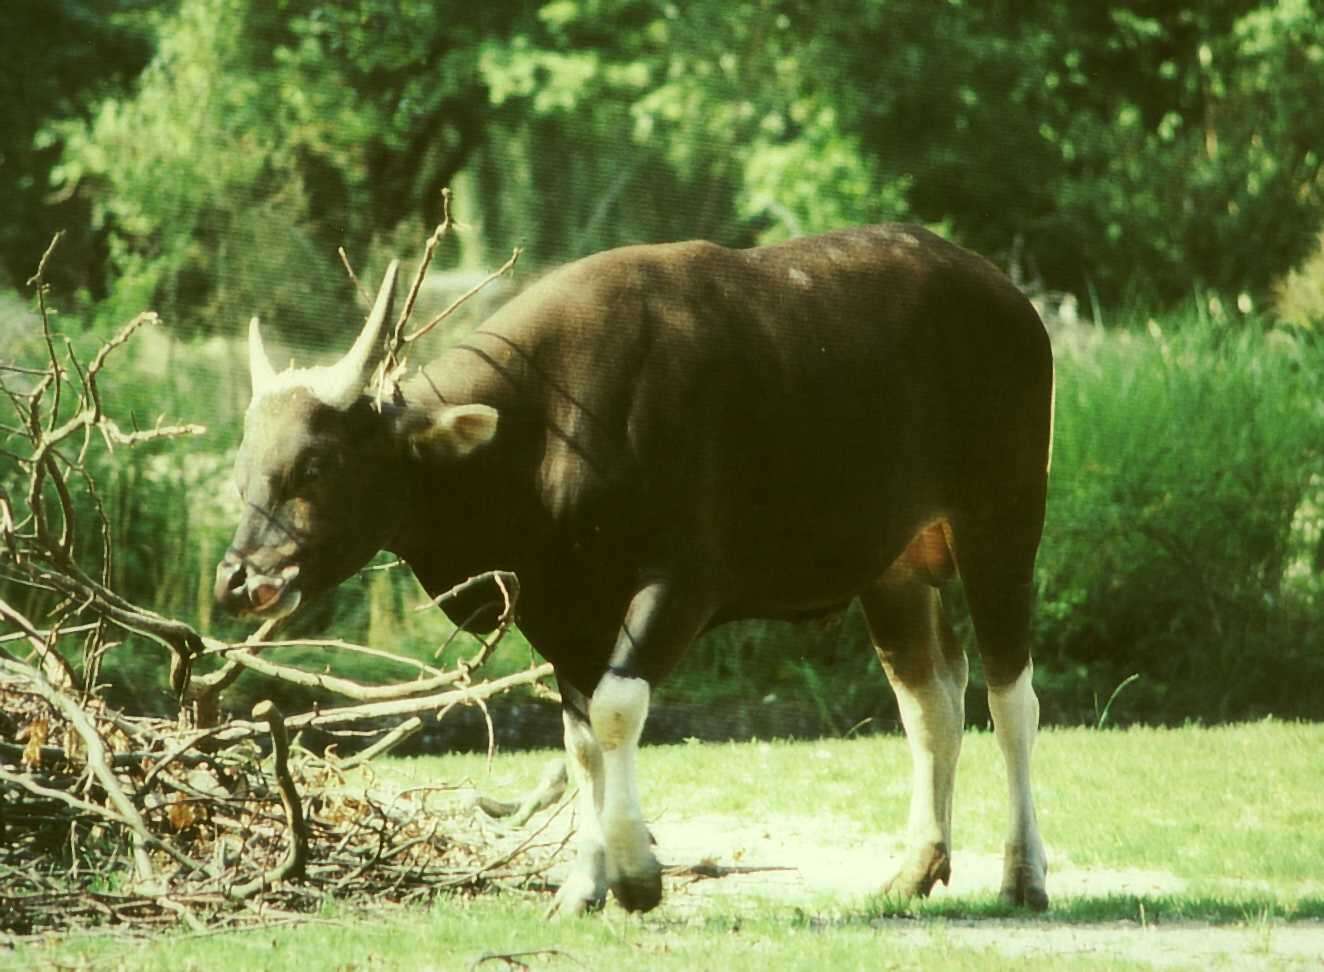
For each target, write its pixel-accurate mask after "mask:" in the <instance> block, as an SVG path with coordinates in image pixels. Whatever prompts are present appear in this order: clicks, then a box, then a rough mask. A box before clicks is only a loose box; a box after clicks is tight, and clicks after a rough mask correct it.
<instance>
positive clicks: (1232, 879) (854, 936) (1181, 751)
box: [0, 721, 1324, 972]
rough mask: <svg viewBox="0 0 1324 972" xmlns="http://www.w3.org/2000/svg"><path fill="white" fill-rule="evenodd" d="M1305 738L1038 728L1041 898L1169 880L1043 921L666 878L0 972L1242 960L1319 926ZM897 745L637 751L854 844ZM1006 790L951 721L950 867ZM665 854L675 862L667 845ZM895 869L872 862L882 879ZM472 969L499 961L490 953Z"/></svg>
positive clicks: (436, 764) (901, 772)
mask: <svg viewBox="0 0 1324 972" xmlns="http://www.w3.org/2000/svg"><path fill="white" fill-rule="evenodd" d="M1321 753H1324V726H1322V725H1312V724H1299V723H1282V722H1273V721H1266V722H1260V723H1254V724H1246V725H1237V726H1228V727H1221V728H1214V729H1209V728H1199V727H1186V728H1180V729H1129V730H1117V731H1103V732H1099V731H1090V730H1083V729H1078V730H1056V731H1047V732H1044V733H1043V734H1042V735H1041V737H1040V743H1039V747H1038V750H1037V758H1036V767H1035V768H1036V776H1037V781H1038V782H1037V791H1038V797H1039V810H1040V817H1041V825H1042V827H1043V831H1044V836H1045V840H1046V841H1047V844H1048V849H1049V855H1050V872H1049V891H1050V894H1052V893H1053V891H1054V886H1053V880H1054V875H1055V874H1058V875H1063V874H1065V873H1067V872H1069V871H1073V870H1074V871H1077V872H1078V871H1080V870H1081V869H1084V870H1089V871H1091V872H1093V871H1101V872H1103V871H1106V872H1115V871H1124V870H1126V869H1143V870H1146V871H1156V872H1162V873H1164V874H1167V875H1170V876H1172V877H1174V878H1175V879H1180V882H1181V883H1182V889H1181V890H1178V891H1172V890H1163V891H1161V892H1156V893H1153V894H1138V893H1132V892H1123V893H1115V892H1111V891H1101V892H1099V893H1085V894H1078V895H1075V896H1071V895H1059V896H1057V897H1056V898H1055V899H1054V905H1053V908H1052V910H1050V911H1049V912H1048V913H1047V914H1046V915H1042V916H1032V915H1026V914H1024V913H1020V912H1016V911H1013V910H1011V909H1008V908H1006V907H1005V906H1004V905H1002V904H1001V903H1000V902H998V901H997V899H996V897H995V895H994V894H993V893H992V892H991V891H990V892H987V893H984V892H980V893H972V894H962V895H945V896H939V897H935V898H934V899H931V900H929V901H927V902H922V903H914V902H898V901H894V900H890V899H887V898H885V897H883V896H881V895H878V894H865V895H845V894H843V895H828V894H822V893H819V894H815V895H813V896H811V897H806V898H803V899H791V898H775V897H770V896H764V895H762V894H759V893H757V892H751V893H749V894H744V893H741V894H740V895H736V896H727V895H723V896H709V897H705V898H702V899H695V898H693V897H690V896H683V895H679V894H673V895H672V897H671V899H669V901H664V903H663V906H662V907H661V908H659V909H658V910H657V911H655V912H653V913H651V914H649V915H646V916H642V917H639V916H628V915H625V914H624V913H623V912H621V911H620V910H619V909H618V908H616V907H615V906H609V907H608V909H607V910H606V911H605V912H604V913H603V914H601V915H598V916H592V917H589V918H585V919H575V920H571V921H566V922H560V923H556V924H551V925H549V924H547V923H545V922H544V920H543V918H542V912H543V909H544V908H545V906H546V900H545V899H544V898H542V897H541V896H538V895H530V896H528V897H523V896H518V895H509V894H508V895H504V896H500V897H487V898H481V899H476V900H467V899H463V898H453V897H444V898H440V899H438V901H437V902H436V903H435V904H434V905H433V906H432V907H431V908H430V909H413V910H402V909H390V910H381V911H374V912H370V913H360V912H354V911H350V910H348V909H343V908H338V907H335V906H332V907H331V908H329V909H328V911H327V912H326V913H325V914H324V915H322V916H320V917H318V918H317V919H315V920H314V921H312V922H310V923H308V924H306V925H303V926H301V927H295V928H283V929H265V930H261V931H250V932H241V933H234V934H226V935H219V936H211V937H197V936H190V935H184V934H171V935H165V936H161V937H159V938H156V939H153V940H152V941H150V942H148V943H146V944H133V945H125V944H123V943H120V942H116V941H114V940H113V939H110V938H104V937H97V936H77V937H72V938H69V939H66V940H64V941H60V942H56V943H53V944H51V945H48V946H45V947H42V948H31V947H24V948H23V949H21V950H19V951H18V952H16V953H13V954H11V955H10V956H9V957H8V959H7V960H6V959H5V958H3V957H0V968H15V969H18V968H23V969H55V968H105V969H117V968H125V969H135V970H137V969H143V970H151V969H212V968H220V967H227V968H230V969H234V970H247V969H271V970H300V972H303V970H311V969H322V968H337V969H346V970H348V969H364V970H369V969H452V968H454V969H463V968H468V967H470V966H471V965H472V963H473V962H474V961H476V960H477V959H478V958H480V957H481V956H483V955H485V954H488V953H513V952H526V951H533V950H539V949H555V950H558V952H559V953H561V954H544V955H539V956H530V957H528V958H527V959H526V960H525V961H526V962H527V963H528V965H529V966H530V967H531V968H535V969H559V968H566V969H577V968H586V969H617V968H621V967H622V966H624V967H628V968H644V969H650V968H661V969H722V970H743V969H751V970H753V969H757V970H759V972H766V970H767V969H769V968H777V969H798V968H804V969H827V968H830V969H856V968H858V969H876V968H897V969H910V968H943V969H957V970H961V969H984V968H1012V967H1016V968H1029V969H1041V968H1042V969H1054V968H1062V967H1063V964H1062V963H1063V960H1064V957H1063V955H1062V954H1061V953H1054V952H1053V951H1052V949H1051V948H1050V947H1049V946H1047V945H1043V946H1042V947H1039V946H1036V947H1034V948H1031V954H1030V955H1029V956H1023V955H1017V956H1008V955H1006V954H1004V953H1003V952H1002V951H995V950H994V944H999V945H1000V944H1002V938H999V936H1000V935H1001V934H1002V930H1005V932H1006V935H1008V936H1010V935H1020V936H1025V940H1026V941H1028V942H1030V943H1035V942H1040V941H1041V940H1047V939H1049V938H1050V937H1055V939H1061V938H1062V936H1064V935H1065V936H1067V937H1068V938H1069V937H1070V936H1072V935H1087V934H1097V935H1100V936H1102V939H1101V940H1103V941H1105V942H1106V941H1107V940H1111V938H1112V937H1113V933H1114V932H1115V934H1116V936H1123V935H1126V934H1138V929H1140V928H1141V927H1142V926H1149V927H1151V928H1152V927H1159V928H1174V929H1180V928H1184V927H1185V926H1186V925H1188V924H1189V923H1192V922H1196V923H1201V924H1202V925H1211V926H1220V927H1221V928H1224V929H1230V930H1237V931H1239V932H1244V933H1245V935H1244V937H1245V939H1246V941H1261V940H1263V942H1265V943H1266V944H1265V945H1264V946H1263V948H1264V955H1262V956H1259V958H1262V959H1265V961H1269V960H1270V959H1272V960H1273V961H1278V958H1281V956H1278V958H1275V955H1276V953H1274V952H1273V950H1272V943H1273V942H1274V941H1275V940H1276V939H1275V936H1283V935H1288V934H1293V933H1295V932H1294V931H1293V930H1294V929H1295V930H1303V931H1307V932H1308V931H1309V930H1310V929H1313V928H1318V927H1319V923H1320V922H1321V921H1324V884H1322V883H1321V880H1320V874H1321V873H1324V810H1321V809H1320V804H1319V770H1320V765H1321V764H1320V758H1321ZM548 756H549V754H548V753H547V752H545V751H544V752H535V753H522V754H517V755H510V756H504V755H503V756H499V757H498V758H497V760H496V761H495V763H494V764H493V767H492V771H491V773H489V772H488V770H487V767H486V763H485V761H484V760H483V759H482V758H481V757H477V756H446V757H427V758H419V759H412V760H398V761H394V762H391V763H388V764H386V766H385V767H384V768H383V771H384V772H385V773H386V774H387V775H389V776H390V777H392V778H394V779H397V780H399V781H400V782H402V783H406V782H407V783H415V782H434V783H437V782H446V783H451V784H457V783H462V782H464V781H466V780H467V781H470V782H473V783H476V784H478V785H480V786H482V787H483V788H484V789H485V790H487V791H489V792H493V793H497V794H508V793H510V792H513V791H516V790H522V789H524V788H527V787H529V786H531V785H532V784H533V782H534V781H535V780H536V779H537V777H538V774H539V772H540V771H541V769H542V767H543V765H544V764H545V762H546V760H547V758H548ZM908 761H909V757H908V755H907V752H906V748H905V744H904V742H903V740H901V739H900V738H898V737H894V736H886V737H874V738H853V739H849V740H833V741H819V742H808V743H802V742H769V743H747V744H726V745H710V744H690V745H678V746H664V747H655V748H648V749H646V750H645V751H644V753H643V755H642V757H641V773H642V781H641V782H642V797H643V800H644V807H645V813H646V815H647V816H648V817H649V818H650V819H652V820H655V821H673V822H674V821H677V820H682V821H683V820H685V819H688V818H694V817H707V818H712V817H720V818H725V819H727V820H729V821H730V823H731V826H732V827H733V828H737V827H741V826H746V825H749V823H750V822H751V821H757V822H759V823H760V824H762V825H764V826H768V827H794V826H803V827H805V828H808V827H810V826H813V827H816V828H817V829H818V832H820V839H821V842H822V843H824V844H834V843H838V842H841V843H849V842H850V841H852V840H853V839H854V838H855V837H856V836H857V835H859V834H867V835H874V836H876V835H879V834H886V833H895V832H897V831H899V830H900V828H901V826H902V824H903V822H904V817H905V809H906V798H907V795H908V785H909V784H908V779H909V765H908ZM1004 786H1005V785H1004V781H1003V777H1002V770H1001V764H1000V758H999V756H998V754H997V746H996V742H995V740H994V739H993V738H992V736H991V735H990V734H989V733H988V732H986V731H973V732H970V733H968V734H967V739H966V745H965V749H964V752H963V755H962V762H961V774H960V777H959V780H958V789H957V800H956V807H955V819H954V830H955V843H956V848H955V859H954V869H955V871H956V872H957V874H958V876H959V872H960V869H961V867H962V862H963V860H965V861H966V862H967V865H968V864H969V861H970V859H972V858H974V857H978V856H980V855H991V854H998V853H1000V851H1001V843H1002V830H1003V827H1004V823H1005V814H1006V806H1005V789H1004ZM660 855H661V856H662V858H663V859H664V860H668V862H670V860H669V859H668V856H667V848H666V846H665V845H663V846H662V847H661V848H660ZM691 863H692V862H691ZM891 863H892V862H891V861H889V860H886V859H881V860H878V861H877V862H876V868H877V871H878V879H879V884H881V883H882V881H883V879H884V878H885V877H886V874H887V872H888V868H889V867H890V865H891ZM980 936H982V937H980ZM992 939H997V942H995V943H994V944H990V941H991V940H992ZM1320 940H1321V941H1324V937H1321V939H1320ZM1106 947H1107V946H1106V944H1105V945H1101V946H1100V948H1106ZM1247 947H1248V948H1249V947H1250V946H1249V945H1248V946H1247ZM1257 947H1258V946H1257ZM1104 955H1105V956H1106V955H1107V952H1105V953H1104ZM1283 961H1284V962H1286V960H1283ZM6 962H8V964H6ZM1069 964H1070V967H1072V968H1086V969H1134V968H1147V967H1149V966H1148V965H1147V964H1146V963H1145V962H1143V961H1137V960H1133V957H1131V956H1129V955H1125V954H1123V955H1122V957H1120V958H1107V957H1099V956H1098V955H1095V956H1094V957H1093V958H1091V957H1090V954H1086V953H1085V952H1080V953H1071V954H1070V962H1069ZM1193 964H1199V963H1193ZM478 967H479V968H481V969H501V968H506V967H507V966H506V965H505V963H504V962H502V961H496V960H494V961H491V962H487V963H483V964H482V965H480V966H478ZM1232 967H1236V966H1235V963H1234V965H1233V966H1232ZM1264 967H1269V968H1279V967H1282V968H1295V967H1297V966H1292V965H1291V964H1290V963H1287V964H1280V965H1275V964H1273V962H1270V964H1268V965H1267V966H1264Z"/></svg>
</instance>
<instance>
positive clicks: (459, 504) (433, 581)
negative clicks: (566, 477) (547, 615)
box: [387, 393, 545, 594]
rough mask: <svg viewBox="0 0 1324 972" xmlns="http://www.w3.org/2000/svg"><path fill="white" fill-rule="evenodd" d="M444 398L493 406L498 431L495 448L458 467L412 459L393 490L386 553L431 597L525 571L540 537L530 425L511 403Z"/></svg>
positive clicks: (433, 458)
mask: <svg viewBox="0 0 1324 972" xmlns="http://www.w3.org/2000/svg"><path fill="white" fill-rule="evenodd" d="M406 394H408V393H406ZM446 398H447V400H448V402H449V403H450V404H461V403H468V402H473V401H479V402H483V403H484V404H493V405H494V407H496V408H497V409H498V411H499V413H500V430H499V432H498V435H497V439H496V440H495V441H494V442H492V443H490V444H489V445H487V446H484V447H482V449H480V450H479V451H477V452H475V453H474V454H473V455H470V456H468V457H465V458H464V459H461V460H458V461H457V460H454V459H449V458H445V457H437V456H432V455H428V454H426V453H424V454H423V455H421V456H420V455H413V454H410V455H409V456H408V458H406V459H405V460H404V464H403V466H402V468H401V471H400V479H399V482H398V483H396V484H393V487H392V488H393V489H394V490H396V491H397V492H398V502H399V509H400V510H401V515H400V517H399V520H398V522H397V524H396V528H395V530H394V535H393V537H392V539H391V541H390V543H388V544H387V547H388V549H390V550H391V551H392V552H394V553H395V554H396V555H397V556H399V557H400V558H401V559H403V560H404V561H405V562H406V563H407V564H409V566H410V567H411V568H412V569H413V571H414V573H415V574H416V575H417V576H418V579H419V581H420V582H421V583H422V584H423V586H424V587H425V588H426V589H427V590H429V591H430V592H431V593H434V594H435V593H439V591H440V590H445V589H448V588H449V587H452V586H454V585H455V584H457V583H459V582H460V581H463V580H465V579H467V578H469V577H471V576H474V575H476V574H480V573H484V572H486V571H489V570H514V571H516V572H520V571H524V570H526V569H527V568H528V567H529V564H528V563H526V561H528V559H529V558H530V556H531V555H532V553H533V552H536V551H537V550H538V549H539V546H540V545H539V543H538V537H539V536H540V535H541V534H542V533H544V532H545V525H544V523H543V519H544V517H543V516H542V515H541V513H540V504H538V502H537V500H536V496H535V495H534V491H533V484H534V482H535V476H534V475H533V473H532V470H533V469H534V468H535V467H536V465H537V461H538V456H537V445H536V442H535V441H534V440H535V438H536V437H535V436H534V435H532V434H531V429H530V427H529V422H528V421H527V419H526V418H525V417H523V416H521V415H520V414H519V412H518V411H517V410H516V409H514V408H512V407H510V406H509V402H508V400H507V401H504V402H500V400H498V401H499V403H495V402H486V401H484V400H483V398H482V397H479V396H477V395H473V394H472V393H471V394H468V395H465V396H464V397H463V398H460V397H458V396H457V397H455V398H452V397H451V396H450V395H447V396H446ZM466 400H467V401H466ZM410 404H411V405H412V404H413V402H412V401H411V402H410Z"/></svg>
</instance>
